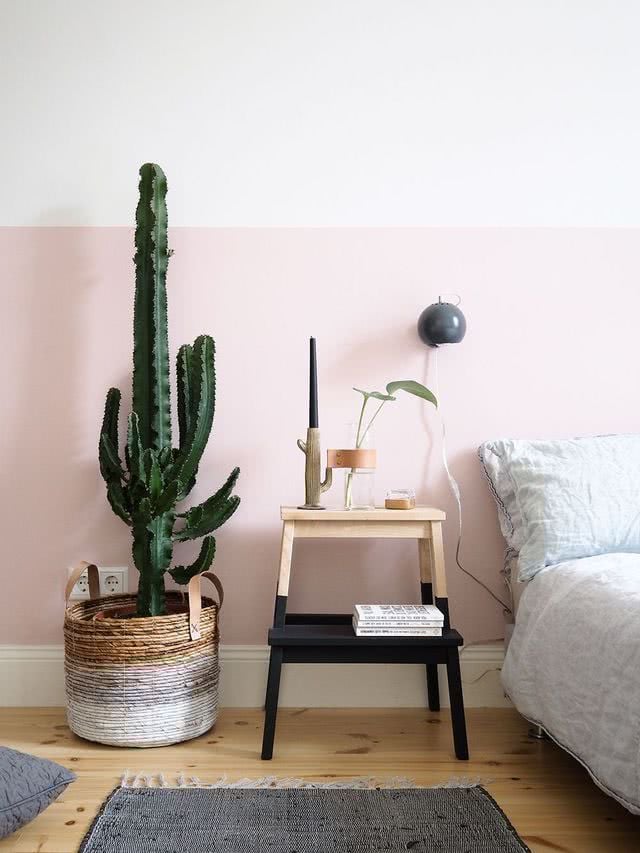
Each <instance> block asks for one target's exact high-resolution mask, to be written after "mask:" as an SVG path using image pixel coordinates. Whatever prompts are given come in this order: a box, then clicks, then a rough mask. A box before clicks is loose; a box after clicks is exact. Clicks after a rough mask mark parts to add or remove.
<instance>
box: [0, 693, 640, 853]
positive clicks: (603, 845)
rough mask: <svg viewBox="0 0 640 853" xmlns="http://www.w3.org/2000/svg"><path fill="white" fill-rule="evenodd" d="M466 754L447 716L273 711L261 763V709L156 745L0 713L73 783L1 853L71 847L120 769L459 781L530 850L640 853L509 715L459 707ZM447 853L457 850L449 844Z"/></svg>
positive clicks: (593, 791) (591, 792) (32, 713)
mask: <svg viewBox="0 0 640 853" xmlns="http://www.w3.org/2000/svg"><path fill="white" fill-rule="evenodd" d="M467 722H468V728H469V745H470V749H471V760H470V761H468V762H458V761H456V760H455V758H454V756H453V747H452V743H451V730H450V725H449V716H448V711H444V710H443V711H441V712H440V713H431V712H428V711H420V710H416V709H407V710H403V709H401V710H398V709H380V710H370V709H353V708H351V709H347V710H335V709H298V710H292V709H281V710H280V712H279V718H278V731H277V734H276V744H275V755H274V759H273V760H272V761H270V762H262V761H260V759H259V753H260V745H261V735H262V713H261V712H259V711H253V710H245V709H240V710H228V709H227V710H225V711H223V712H222V714H221V717H220V720H219V722H218V724H217V726H216V728H215V729H214V730H213V731H212V732H210V733H209V734H208V735H205V736H203V737H201V738H199V739H198V740H194V741H190V742H188V743H184V744H180V745H178V746H171V747H163V748H162V749H145V750H136V749H117V748H113V747H107V746H99V745H97V744H91V743H88V742H87V741H83V740H81V739H80V738H77V737H75V736H74V735H72V734H71V733H70V732H69V729H68V728H67V726H66V724H65V719H64V712H63V710H62V709H59V708H54V709H34V708H27V709H17V708H4V709H0V743H2V744H6V745H7V746H11V747H13V748H15V749H20V750H24V751H26V752H33V753H35V754H37V755H40V756H43V757H46V758H51V759H53V760H55V761H58V762H60V763H61V764H64V765H65V766H67V767H70V768H72V769H73V770H74V771H75V772H76V773H77V774H78V779H77V781H76V782H75V783H74V784H73V785H71V786H70V787H69V788H68V789H67V791H66V792H65V793H64V794H63V795H62V796H61V797H60V798H59V800H58V801H57V802H56V803H54V804H53V805H52V806H51V807H50V808H49V809H48V810H47V811H46V812H44V814H42V815H40V817H38V818H37V819H36V820H35V821H33V822H32V823H31V824H30V825H28V826H26V827H25V828H24V829H22V830H20V831H19V832H18V833H16V834H14V835H13V836H11V837H10V838H7V839H5V840H4V841H0V853H8V851H11V853H71V851H76V850H77V849H78V845H79V844H80V841H81V839H82V837H83V835H84V833H85V831H86V830H87V828H88V826H89V824H90V823H91V821H92V819H93V817H94V815H95V814H96V812H97V811H98V809H99V806H100V804H101V802H102V801H103V799H104V798H105V796H106V795H107V794H108V793H109V791H111V790H112V789H113V788H114V787H115V786H116V785H117V784H118V783H119V780H120V777H121V775H122V773H123V772H124V771H125V770H130V771H145V772H148V773H157V772H163V773H165V775H167V776H169V777H170V776H171V775H172V774H173V775H175V774H177V773H180V772H184V773H185V774H187V775H195V776H198V777H200V778H201V779H202V780H203V781H212V780H215V779H217V778H219V777H220V776H221V775H222V774H227V775H228V777H229V778H230V779H237V778H240V777H244V776H248V777H252V778H256V777H260V776H263V775H266V774H273V775H277V776H300V777H303V778H307V779H327V778H329V779H342V778H345V779H347V778H349V777H353V776H373V777H377V778H381V779H384V778H388V777H391V776H405V777H408V778H410V779H412V780H414V781H415V782H417V783H419V784H423V785H434V784H438V783H442V782H447V781H449V780H451V779H454V778H459V777H461V776H464V777H467V778H470V779H474V780H478V781H480V782H482V784H483V785H485V787H486V788H487V789H488V790H489V791H490V792H491V794H492V795H493V796H494V797H495V799H496V800H497V802H498V803H499V805H500V806H501V808H502V809H503V810H504V812H505V813H506V814H507V816H508V817H509V819H510V820H511V821H512V823H513V824H514V825H515V827H516V829H517V830H518V832H519V833H520V835H521V836H522V838H523V839H524V840H525V841H526V843H527V844H528V845H529V846H530V847H531V849H532V850H533V851H535V853H543V851H545V853H546V851H563V853H599V852H600V851H607V853H626V852H627V851H629V853H631V851H634V853H635V851H639V850H640V818H638V817H634V816H632V815H630V814H629V813H628V812H627V811H625V809H623V808H622V807H621V806H619V805H618V804H617V803H615V802H614V801H613V800H612V799H610V798H609V797H607V796H606V795H605V794H603V793H602V792H601V791H600V790H598V788H596V786H595V785H594V784H593V783H592V782H591V781H590V779H589V777H588V776H587V773H586V771H585V770H583V769H582V768H581V767H580V766H579V765H578V763H577V762H576V761H574V760H572V759H571V758H570V757H569V756H567V755H566V754H565V753H564V752H563V751H562V750H560V749H559V748H558V747H556V746H555V745H554V744H552V743H550V742H540V741H533V740H530V739H529V738H528V737H527V728H528V724H527V723H526V722H524V721H523V720H522V719H521V718H520V717H519V716H518V715H517V714H516V713H515V711H512V710H503V709H500V710H498V709H485V708H476V709H473V708H472V709H469V711H468V719H467ZM450 853H456V851H450Z"/></svg>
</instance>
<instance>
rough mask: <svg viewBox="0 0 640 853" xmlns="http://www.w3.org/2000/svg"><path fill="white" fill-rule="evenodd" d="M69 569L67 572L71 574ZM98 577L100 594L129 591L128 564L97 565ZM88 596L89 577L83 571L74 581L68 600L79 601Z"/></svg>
mask: <svg viewBox="0 0 640 853" xmlns="http://www.w3.org/2000/svg"><path fill="white" fill-rule="evenodd" d="M71 571H72V570H71V569H69V574H71ZM98 575H99V577H100V595H114V594H116V593H117V594H121V593H125V592H128V591H129V567H128V566H98ZM87 598H89V578H88V577H87V573H86V572H83V573H82V574H81V575H80V577H79V578H78V580H77V581H76V583H75V586H74V587H73V589H72V590H71V595H70V596H69V599H70V601H81V600H83V599H87Z"/></svg>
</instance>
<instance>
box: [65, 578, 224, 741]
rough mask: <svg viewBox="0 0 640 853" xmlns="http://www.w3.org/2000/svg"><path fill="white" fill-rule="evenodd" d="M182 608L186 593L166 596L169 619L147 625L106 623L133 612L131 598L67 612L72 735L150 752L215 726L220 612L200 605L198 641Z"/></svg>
mask: <svg viewBox="0 0 640 853" xmlns="http://www.w3.org/2000/svg"><path fill="white" fill-rule="evenodd" d="M216 581H217V578H216ZM216 586H218V584H216ZM185 603H186V602H185V597H184V596H183V595H182V593H180V592H168V593H167V607H168V615H166V616H152V617H144V618H140V617H132V618H114V616H113V615H111V616H110V615H109V614H110V613H111V614H113V611H114V610H116V609H117V610H123V609H126V608H131V607H132V606H134V605H135V596H133V595H112V596H108V597H103V598H95V599H92V600H88V601H80V602H73V603H72V604H71V605H70V606H69V607H67V609H66V611H65V619H64V647H65V687H66V694H67V719H68V722H69V728H70V729H71V730H72V731H73V732H75V733H76V734H77V735H80V737H83V738H86V739H87V740H91V741H97V742H98V743H105V744H111V745H113V746H139V747H150V746H165V745H167V744H171V743H178V742H180V741H184V740H189V739H190V738H194V737H198V736H199V735H201V734H204V733H205V732H207V731H208V730H209V729H210V728H211V727H212V726H213V725H214V723H215V721H216V717H217V713H218V682H219V661H218V641H219V633H218V610H219V605H218V604H217V603H216V602H215V601H213V600H212V599H210V598H202V602H201V612H200V613H199V614H198V616H197V618H198V619H199V627H198V630H197V632H195V633H194V630H193V625H192V624H191V622H192V620H191V618H190V614H189V612H188V611H187V609H186V607H185ZM198 603H200V599H199V588H198ZM179 608H180V609H181V610H182V612H172V610H176V609H179Z"/></svg>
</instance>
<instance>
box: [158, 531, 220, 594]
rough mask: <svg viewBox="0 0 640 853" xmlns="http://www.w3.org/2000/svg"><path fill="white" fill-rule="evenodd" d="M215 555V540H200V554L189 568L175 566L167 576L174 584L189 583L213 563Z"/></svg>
mask: <svg viewBox="0 0 640 853" xmlns="http://www.w3.org/2000/svg"><path fill="white" fill-rule="evenodd" d="M215 555H216V540H215V539H214V538H213V536H207V537H205V538H204V539H203V540H202V545H201V547H200V553H199V554H198V557H197V558H196V559H195V560H194V562H193V563H191V565H190V566H176V567H175V568H173V569H169V574H170V575H171V577H172V578H173V579H174V581H175V582H176V583H189V581H190V580H191V578H192V577H194V576H195V575H201V574H202V572H206V571H207V569H208V568H209V567H210V566H211V563H213V558H214V557H215Z"/></svg>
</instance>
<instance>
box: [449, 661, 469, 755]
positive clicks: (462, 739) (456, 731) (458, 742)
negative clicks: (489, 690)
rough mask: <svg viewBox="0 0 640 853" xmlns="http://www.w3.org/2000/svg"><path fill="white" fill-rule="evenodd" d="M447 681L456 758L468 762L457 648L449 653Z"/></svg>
mask: <svg viewBox="0 0 640 853" xmlns="http://www.w3.org/2000/svg"><path fill="white" fill-rule="evenodd" d="M447 680H448V682H449V703H450V705H451V726H452V728H453V745H454V747H455V751H456V758H458V759H460V760H461V761H467V760H468V758H469V747H468V745H467V727H466V724H465V720H464V700H463V698H462V679H461V677H460V658H459V656H458V649H457V648H456V647H453V648H450V649H449V650H448V653H447Z"/></svg>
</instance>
